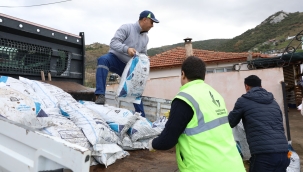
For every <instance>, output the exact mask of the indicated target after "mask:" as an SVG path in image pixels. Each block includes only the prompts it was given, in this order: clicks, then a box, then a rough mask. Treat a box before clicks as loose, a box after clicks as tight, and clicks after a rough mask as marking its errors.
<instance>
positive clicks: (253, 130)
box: [228, 75, 290, 172]
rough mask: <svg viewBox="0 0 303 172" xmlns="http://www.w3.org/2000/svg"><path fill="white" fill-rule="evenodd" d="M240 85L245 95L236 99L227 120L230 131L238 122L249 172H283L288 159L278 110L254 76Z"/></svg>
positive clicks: (280, 113) (268, 93) (272, 99)
mask: <svg viewBox="0 0 303 172" xmlns="http://www.w3.org/2000/svg"><path fill="white" fill-rule="evenodd" d="M244 85H245V90H246V94H243V95H242V96H241V97H240V98H238V100H237V102H236V104H235V107H234V109H233V110H232V111H231V112H230V113H229V115H228V120H229V124H230V126H231V127H232V128H233V127H235V126H236V125H237V124H238V123H239V122H240V120H241V119H242V122H243V125H244V129H245V132H246V138H247V142H248V145H249V149H250V153H251V155H252V156H251V158H250V169H249V171H250V172H263V171H264V172H266V171H281V172H282V171H286V168H287V167H288V165H289V163H290V159H289V158H288V156H287V153H288V143H287V139H286V136H285V133H284V127H283V117H282V112H281V110H280V107H279V105H278V103H277V102H276V101H275V100H274V96H273V94H272V93H270V92H267V91H266V90H265V89H263V88H262V87H261V79H260V78H259V77H258V76H256V75H250V76H248V77H247V78H245V80H244Z"/></svg>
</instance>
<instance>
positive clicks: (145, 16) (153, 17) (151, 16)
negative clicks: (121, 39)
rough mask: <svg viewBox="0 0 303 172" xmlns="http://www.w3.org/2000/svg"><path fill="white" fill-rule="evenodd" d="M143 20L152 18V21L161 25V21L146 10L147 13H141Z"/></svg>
mask: <svg viewBox="0 0 303 172" xmlns="http://www.w3.org/2000/svg"><path fill="white" fill-rule="evenodd" d="M143 18H150V19H151V20H152V21H154V22H155V23H159V20H157V19H156V17H155V15H154V13H152V12H151V11H148V10H145V11H142V12H141V13H140V17H139V19H140V20H141V19H143Z"/></svg>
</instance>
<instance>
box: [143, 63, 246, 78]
mask: <svg viewBox="0 0 303 172" xmlns="http://www.w3.org/2000/svg"><path fill="white" fill-rule="evenodd" d="M234 64H239V63H236V62H229V63H212V64H207V65H206V70H207V71H208V70H213V69H220V68H232V66H233V65H234ZM241 70H248V69H247V65H246V64H242V65H241ZM180 75H181V66H180V67H174V68H165V69H152V70H151V71H150V73H149V79H155V78H166V77H176V76H180Z"/></svg>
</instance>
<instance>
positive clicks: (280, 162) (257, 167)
mask: <svg viewBox="0 0 303 172" xmlns="http://www.w3.org/2000/svg"><path fill="white" fill-rule="evenodd" d="M289 163H290V159H289V158H288V157H287V152H283V153H282V152H281V153H264V154H255V155H252V156H251V158H250V167H249V172H286V168H287V167H288V166H289Z"/></svg>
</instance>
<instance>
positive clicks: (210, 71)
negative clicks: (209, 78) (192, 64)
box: [206, 70, 214, 73]
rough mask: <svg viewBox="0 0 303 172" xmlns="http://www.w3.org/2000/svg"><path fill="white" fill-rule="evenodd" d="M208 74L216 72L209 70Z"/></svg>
mask: <svg viewBox="0 0 303 172" xmlns="http://www.w3.org/2000/svg"><path fill="white" fill-rule="evenodd" d="M206 73H214V70H207V71H206Z"/></svg>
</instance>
